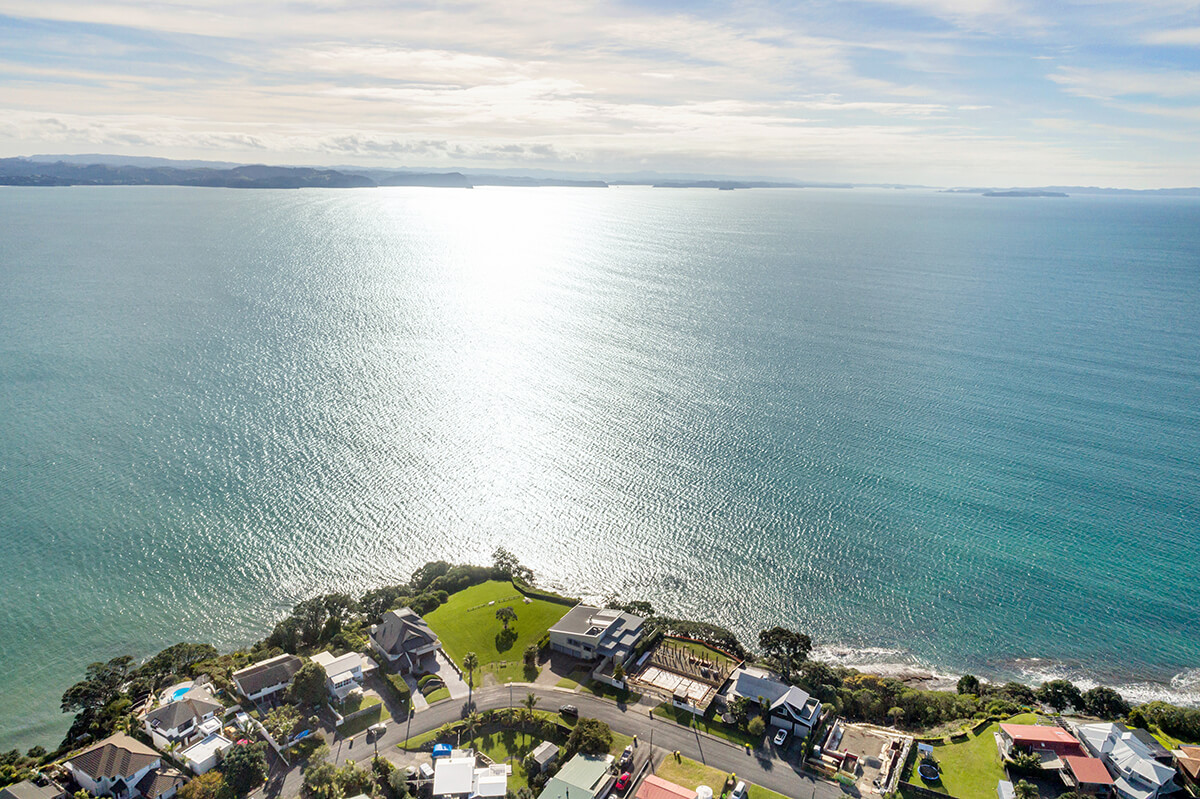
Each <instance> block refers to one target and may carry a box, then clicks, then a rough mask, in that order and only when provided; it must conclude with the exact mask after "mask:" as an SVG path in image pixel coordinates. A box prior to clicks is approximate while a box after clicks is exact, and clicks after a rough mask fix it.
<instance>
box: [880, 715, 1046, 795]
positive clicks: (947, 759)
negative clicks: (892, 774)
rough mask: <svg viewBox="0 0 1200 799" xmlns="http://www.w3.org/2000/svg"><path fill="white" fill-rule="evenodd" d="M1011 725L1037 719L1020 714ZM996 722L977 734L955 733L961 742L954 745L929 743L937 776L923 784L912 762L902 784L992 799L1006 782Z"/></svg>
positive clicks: (1033, 721) (916, 761)
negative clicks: (1001, 784)
mask: <svg viewBox="0 0 1200 799" xmlns="http://www.w3.org/2000/svg"><path fill="white" fill-rule="evenodd" d="M1008 721H1009V722H1011V723H1013V724H1034V723H1036V722H1037V716H1036V715H1035V714H1033V713H1022V714H1020V715H1017V716H1013V717H1012V718H1011V719H1009V720H1008ZM999 729H1000V723H999V722H992V723H991V724H987V725H986V726H984V727H982V728H980V729H979V730H976V731H973V732H968V733H958V734H956V735H955V738H961V737H963V736H965V739H964V740H957V741H955V742H953V743H945V742H941V743H936V742H934V743H932V746H933V761H934V762H936V764H937V767H938V770H939V771H940V775H939V777H938V778H936V779H933V780H928V781H927V780H925V779H923V778H922V776H921V775H920V773H919V769H920V766H921V761H920V760H919V759H918V760H915V761H914V762H913V763H912V764H911V765H910V766H909V768H908V769H907V770H906V772H905V775H904V781H905V782H910V783H912V784H913V785H918V786H921V787H924V788H926V789H928V790H930V791H936V792H937V793H944V794H949V795H951V796H955V797H958V799H995V796H996V783H997V782H999V781H1000V780H1003V779H1006V776H1005V773H1004V766H1003V764H1002V763H1001V761H1000V753H999V751H998V750H997V749H996V732H997V731H998V730H999Z"/></svg>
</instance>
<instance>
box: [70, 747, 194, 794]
mask: <svg viewBox="0 0 1200 799" xmlns="http://www.w3.org/2000/svg"><path fill="white" fill-rule="evenodd" d="M63 765H65V766H66V768H67V771H69V772H70V773H71V776H72V777H74V778H75V782H77V783H79V787H81V788H83V789H84V790H86V791H87V792H88V793H90V794H93V795H95V796H111V797H114V799H136V797H144V798H145V799H172V797H174V796H175V792H176V791H177V790H178V789H179V786H181V785H183V784H184V783H185V782H187V778H186V777H184V776H183V774H182V772H179V771H176V770H175V769H173V768H168V767H164V766H163V764H162V757H161V756H160V755H159V753H158V752H156V751H154V750H153V749H151V748H150V747H148V746H146V745H145V744H143V743H140V742H139V741H135V740H134V739H133V738H130V737H129V736H128V735H125V734H124V733H120V732H119V733H116V734H114V735H110V736H109V737H108V738H105V739H104V740H103V741H100V742H99V743H97V744H95V745H94V746H91V747H88V748H87V749H84V750H83V751H82V752H80V753H79V754H77V755H75V756H74V757H72V758H71V759H70V760H68V761H67V762H66V763H64V764H63Z"/></svg>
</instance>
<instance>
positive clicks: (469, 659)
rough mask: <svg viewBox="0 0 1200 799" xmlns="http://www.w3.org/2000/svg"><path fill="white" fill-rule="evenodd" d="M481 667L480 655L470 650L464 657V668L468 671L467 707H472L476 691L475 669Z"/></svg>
mask: <svg viewBox="0 0 1200 799" xmlns="http://www.w3.org/2000/svg"><path fill="white" fill-rule="evenodd" d="M477 668H479V656H478V655H476V654H475V653H474V652H468V653H467V654H466V656H464V657H463V669H464V670H465V671H466V672H467V707H471V704H472V703H471V697H472V695H473V694H474V693H475V669H477Z"/></svg>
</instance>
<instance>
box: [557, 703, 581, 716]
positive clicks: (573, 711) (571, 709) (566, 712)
mask: <svg viewBox="0 0 1200 799" xmlns="http://www.w3.org/2000/svg"><path fill="white" fill-rule="evenodd" d="M558 715H560V716H578V715H579V708H577V707H575V706H574V705H563V706H562V707H560V708H559V709H558Z"/></svg>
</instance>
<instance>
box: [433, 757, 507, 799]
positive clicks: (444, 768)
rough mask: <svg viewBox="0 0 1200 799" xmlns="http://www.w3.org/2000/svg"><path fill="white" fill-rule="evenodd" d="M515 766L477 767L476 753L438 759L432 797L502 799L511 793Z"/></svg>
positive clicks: (434, 773) (496, 764)
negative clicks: (511, 780)
mask: <svg viewBox="0 0 1200 799" xmlns="http://www.w3.org/2000/svg"><path fill="white" fill-rule="evenodd" d="M510 773H512V767H511V766H507V765H505V764H503V763H495V764H492V765H489V766H484V767H478V766H477V765H476V763H475V754H474V753H473V752H455V753H454V754H452V755H450V756H449V757H442V758H439V759H438V760H437V761H436V763H435V764H434V767H433V795H434V796H439V797H449V798H450V799H472V798H473V797H485V798H487V797H502V796H505V795H506V794H507V793H508V775H509V774H510Z"/></svg>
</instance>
